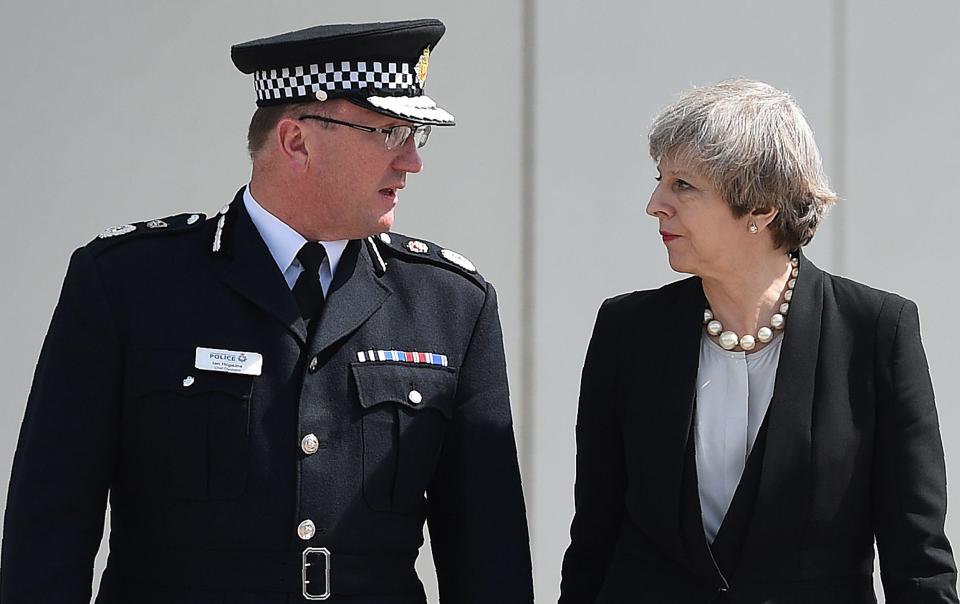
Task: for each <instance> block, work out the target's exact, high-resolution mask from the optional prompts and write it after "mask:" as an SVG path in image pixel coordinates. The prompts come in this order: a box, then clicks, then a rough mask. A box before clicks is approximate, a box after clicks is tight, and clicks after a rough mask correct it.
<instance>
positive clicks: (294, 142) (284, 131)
mask: <svg viewBox="0 0 960 604" xmlns="http://www.w3.org/2000/svg"><path fill="white" fill-rule="evenodd" d="M304 126H305V124H304V123H303V122H302V121H300V120H298V119H295V118H290V117H286V118H283V119H282V120H280V121H279V122H278V123H277V127H276V129H275V130H274V134H275V136H276V141H277V149H278V150H279V151H280V155H281V157H283V158H284V159H285V160H286V162H287V164H288V165H289V166H290V167H291V168H292V169H294V170H296V171H298V172H301V171H304V170H305V169H306V167H307V166H308V165H309V160H310V151H309V149H308V147H307V142H306V136H307V130H306V128H305V127H304Z"/></svg>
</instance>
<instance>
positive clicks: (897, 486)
mask: <svg viewBox="0 0 960 604" xmlns="http://www.w3.org/2000/svg"><path fill="white" fill-rule="evenodd" d="M879 330H880V331H879V334H878V335H879V337H878V359H877V361H878V363H877V376H878V408H877V439H876V443H877V444H876V453H875V455H876V463H875V476H874V485H875V487H874V488H875V495H874V531H875V533H876V538H877V548H878V550H879V553H880V570H881V578H882V581H883V590H884V594H885V596H886V601H887V602H888V603H889V604H908V603H909V604H924V603H930V604H933V603H934V602H936V603H948V602H950V603H956V602H957V593H956V567H955V565H954V561H953V553H952V551H951V548H950V543H949V542H948V541H947V537H946V535H945V534H944V516H945V514H946V507H947V493H946V472H945V469H944V459H943V445H942V443H941V441H940V428H939V425H938V421H937V410H936V407H935V405H934V396H933V385H932V384H931V381H930V373H929V370H928V368H927V359H926V355H925V354H924V352H923V344H922V343H921V341H920V320H919V316H918V313H917V306H916V305H915V304H914V303H913V302H911V301H909V300H904V299H903V298H900V297H898V296H893V295H890V296H887V298H886V300H885V301H884V306H883V310H882V311H881V318H880V323H879Z"/></svg>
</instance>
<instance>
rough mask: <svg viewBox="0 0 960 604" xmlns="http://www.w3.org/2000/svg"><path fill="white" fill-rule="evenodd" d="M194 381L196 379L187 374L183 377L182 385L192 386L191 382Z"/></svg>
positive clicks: (185, 386)
mask: <svg viewBox="0 0 960 604" xmlns="http://www.w3.org/2000/svg"><path fill="white" fill-rule="evenodd" d="M195 381H197V380H195V379H193V376H192V375H188V376H187V377H185V378H183V387H184V388H189V387H190V386H193V383H194V382H195Z"/></svg>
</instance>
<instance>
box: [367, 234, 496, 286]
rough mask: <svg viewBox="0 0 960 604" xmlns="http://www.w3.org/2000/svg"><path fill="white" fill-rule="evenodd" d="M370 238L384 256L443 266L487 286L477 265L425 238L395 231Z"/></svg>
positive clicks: (479, 284)
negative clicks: (408, 235)
mask: <svg viewBox="0 0 960 604" xmlns="http://www.w3.org/2000/svg"><path fill="white" fill-rule="evenodd" d="M369 240H370V241H371V242H372V243H371V245H373V246H374V247H375V249H376V250H377V252H378V253H382V254H383V256H387V257H394V258H397V257H399V258H404V259H406V260H409V261H412V262H422V263H428V264H434V265H437V266H442V267H444V268H446V269H450V270H453V271H454V272H456V273H459V274H461V275H463V276H464V277H467V278H468V279H470V280H471V281H473V282H474V283H476V284H477V285H478V286H480V287H486V281H484V279H483V277H482V276H481V275H480V273H479V272H477V267H476V266H474V264H473V263H472V262H470V261H469V260H467V259H466V258H465V257H463V256H462V255H460V254H458V253H457V252H454V251H453V250H449V249H447V248H444V247H441V246H439V245H437V244H435V243H431V242H429V241H425V240H423V239H415V238H413V237H407V236H406V235H401V234H400V233H393V232H390V233H380V234H379V235H375V236H373V237H370V239H369ZM381 260H382V258H381ZM384 262H385V261H384Z"/></svg>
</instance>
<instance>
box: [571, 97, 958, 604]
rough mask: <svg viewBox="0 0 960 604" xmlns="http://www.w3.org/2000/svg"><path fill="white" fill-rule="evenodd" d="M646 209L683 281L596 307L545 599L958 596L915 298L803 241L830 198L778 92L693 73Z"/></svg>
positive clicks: (654, 151)
mask: <svg viewBox="0 0 960 604" xmlns="http://www.w3.org/2000/svg"><path fill="white" fill-rule="evenodd" d="M650 154H651V156H652V157H653V159H654V161H655V162H657V167H658V171H659V174H660V175H659V177H658V178H657V180H658V184H657V186H656V189H655V190H654V192H653V195H652V196H651V198H650V202H649V204H648V205H647V213H648V214H649V215H650V216H652V217H654V218H656V219H657V220H658V222H659V228H660V235H661V236H662V238H663V243H664V245H665V246H666V248H667V256H668V258H669V262H670V266H671V267H672V268H673V269H674V270H676V271H678V272H682V273H689V274H692V275H693V276H692V277H690V278H688V279H685V280H683V281H678V282H675V283H672V284H669V285H666V286H664V287H662V288H660V289H657V290H651V291H640V292H634V293H631V294H624V295H621V296H618V297H615V298H611V299H609V300H607V301H606V302H604V304H603V305H602V307H601V309H600V312H599V314H598V316H597V322H596V326H595V327H594V332H593V337H592V339H591V341H590V346H589V349H588V350H587V357H586V361H585V363H584V368H583V376H582V381H581V391H580V407H579V413H578V417H577V482H576V487H575V495H576V514H575V516H574V519H573V524H572V527H571V530H570V533H571V544H570V547H569V549H568V550H567V552H566V555H565V557H564V561H563V578H562V583H561V596H560V602H561V603H562V604H586V603H593V602H597V603H613V602H617V603H619V602H631V603H636V602H639V603H646V602H649V603H656V604H664V603H669V604H686V603H705V602H731V603H738V604H784V603H788V602H789V603H793V604H800V603H804V604H806V603H811V604H841V603H842V604H860V603H863V604H866V603H874V602H875V601H876V600H875V597H874V593H873V580H872V576H871V575H872V571H873V556H874V539H876V544H877V548H878V550H879V552H880V566H881V570H882V581H883V587H884V592H885V595H886V601H887V602H888V603H891V604H893V603H898V604H906V603H910V604H917V603H928V602H929V603H933V602H938V603H941V602H953V603H956V602H957V594H956V588H955V583H956V567H955V564H954V560H953V554H952V551H951V548H950V544H949V542H948V541H947V538H946V536H945V534H944V515H945V512H946V487H945V477H944V474H945V470H944V460H943V447H942V444H941V440H940V433H939V427H938V421H937V413H936V408H935V406H934V398H933V389H932V385H931V382H930V378H929V373H928V369H927V362H926V358H925V356H924V352H923V347H922V345H921V342H920V325H919V319H918V315H917V307H916V305H915V304H914V303H913V302H911V301H909V300H906V299H904V298H902V297H900V296H898V295H896V294H890V293H886V292H882V291H878V290H876V289H872V288H869V287H867V286H865V285H861V284H859V283H855V282H853V281H849V280H847V279H843V278H840V277H836V276H834V275H831V274H828V273H826V272H824V271H821V270H820V269H819V268H817V267H816V266H814V264H813V263H811V262H810V261H809V260H808V259H807V258H806V256H804V254H803V253H802V252H801V248H802V247H803V246H804V245H806V244H807V243H809V242H810V240H811V239H812V238H813V235H814V233H815V232H816V230H817V227H818V225H819V224H820V221H821V219H822V218H823V217H824V214H825V213H826V210H827V208H828V207H829V206H830V205H831V204H832V203H833V202H834V201H835V199H836V196H835V195H834V193H833V192H832V191H831V190H830V187H829V185H828V183H827V179H826V177H825V175H824V173H823V169H822V166H821V160H820V154H819V151H818V150H817V145H816V143H815V142H814V139H813V133H812V132H811V130H810V127H809V126H808V125H807V122H806V119H805V118H804V116H803V113H802V112H801V111H800V109H799V108H798V107H797V105H796V104H795V103H794V101H793V99H791V98H790V96H788V95H787V94H785V93H783V92H781V91H779V90H777V89H775V88H773V87H772V86H769V85H767V84H764V83H761V82H754V81H750V80H732V81H726V82H721V83H719V84H716V85H712V86H706V87H703V88H697V89H694V90H692V91H690V92H688V93H687V94H685V95H683V96H682V97H681V98H680V99H679V100H678V101H676V102H675V103H673V104H672V105H670V106H669V107H667V108H666V109H665V110H663V112H662V113H661V114H660V115H659V116H658V117H657V118H656V120H655V121H654V123H653V126H652V128H651V131H650Z"/></svg>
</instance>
